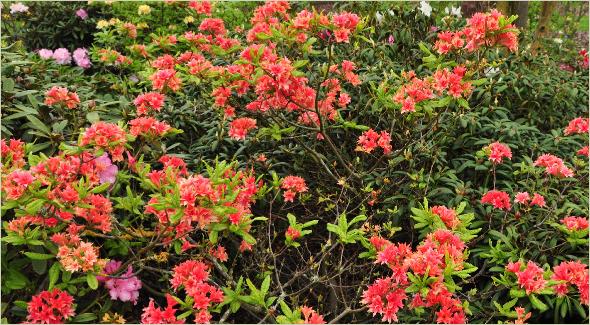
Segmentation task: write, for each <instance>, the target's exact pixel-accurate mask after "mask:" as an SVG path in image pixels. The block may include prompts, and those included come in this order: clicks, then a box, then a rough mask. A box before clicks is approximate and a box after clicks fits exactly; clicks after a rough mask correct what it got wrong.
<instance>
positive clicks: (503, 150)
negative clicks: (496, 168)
mask: <svg viewBox="0 0 590 325" xmlns="http://www.w3.org/2000/svg"><path fill="white" fill-rule="evenodd" d="M485 149H486V152H487V153H488V156H489V159H490V161H491V162H493V163H494V164H499V163H501V162H502V159H503V158H508V160H510V159H512V151H511V150H510V148H509V147H508V146H507V145H505V144H502V143H500V142H494V143H492V144H490V145H489V146H487V147H486V148H485Z"/></svg>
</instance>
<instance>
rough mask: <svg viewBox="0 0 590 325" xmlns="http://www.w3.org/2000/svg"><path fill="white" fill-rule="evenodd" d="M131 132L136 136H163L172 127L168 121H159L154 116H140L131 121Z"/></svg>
mask: <svg viewBox="0 0 590 325" xmlns="http://www.w3.org/2000/svg"><path fill="white" fill-rule="evenodd" d="M129 126H130V129H129V133H131V134H132V135H134V136H143V137H150V138H152V137H162V136H164V135H165V134H166V133H168V131H170V129H172V127H171V126H170V125H168V123H166V122H162V121H158V120H156V119H155V118H153V117H138V118H135V119H133V120H131V121H129Z"/></svg>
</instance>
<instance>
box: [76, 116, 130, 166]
mask: <svg viewBox="0 0 590 325" xmlns="http://www.w3.org/2000/svg"><path fill="white" fill-rule="evenodd" d="M126 142H127V138H126V136H125V131H123V130H122V129H121V128H120V127H119V126H118V125H116V124H111V123H105V122H96V123H95V124H92V126H91V127H89V128H87V129H86V131H84V133H83V134H82V138H81V141H80V145H81V146H87V145H93V146H94V147H96V148H101V149H105V150H107V151H108V152H109V153H110V154H111V157H112V158H113V161H122V160H123V151H124V150H125V147H124V146H125V143H126Z"/></svg>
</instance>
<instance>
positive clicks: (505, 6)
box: [496, 1, 511, 16]
mask: <svg viewBox="0 0 590 325" xmlns="http://www.w3.org/2000/svg"><path fill="white" fill-rule="evenodd" d="M510 7H511V6H510V1H498V2H496V9H498V11H499V12H501V13H502V14H503V15H504V16H510V11H511V10H510Z"/></svg>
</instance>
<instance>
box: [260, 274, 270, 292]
mask: <svg viewBox="0 0 590 325" xmlns="http://www.w3.org/2000/svg"><path fill="white" fill-rule="evenodd" d="M269 288H270V275H267V276H266V278H264V281H262V285H261V286H260V291H262V293H263V294H264V295H266V293H267V292H268V289H269Z"/></svg>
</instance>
